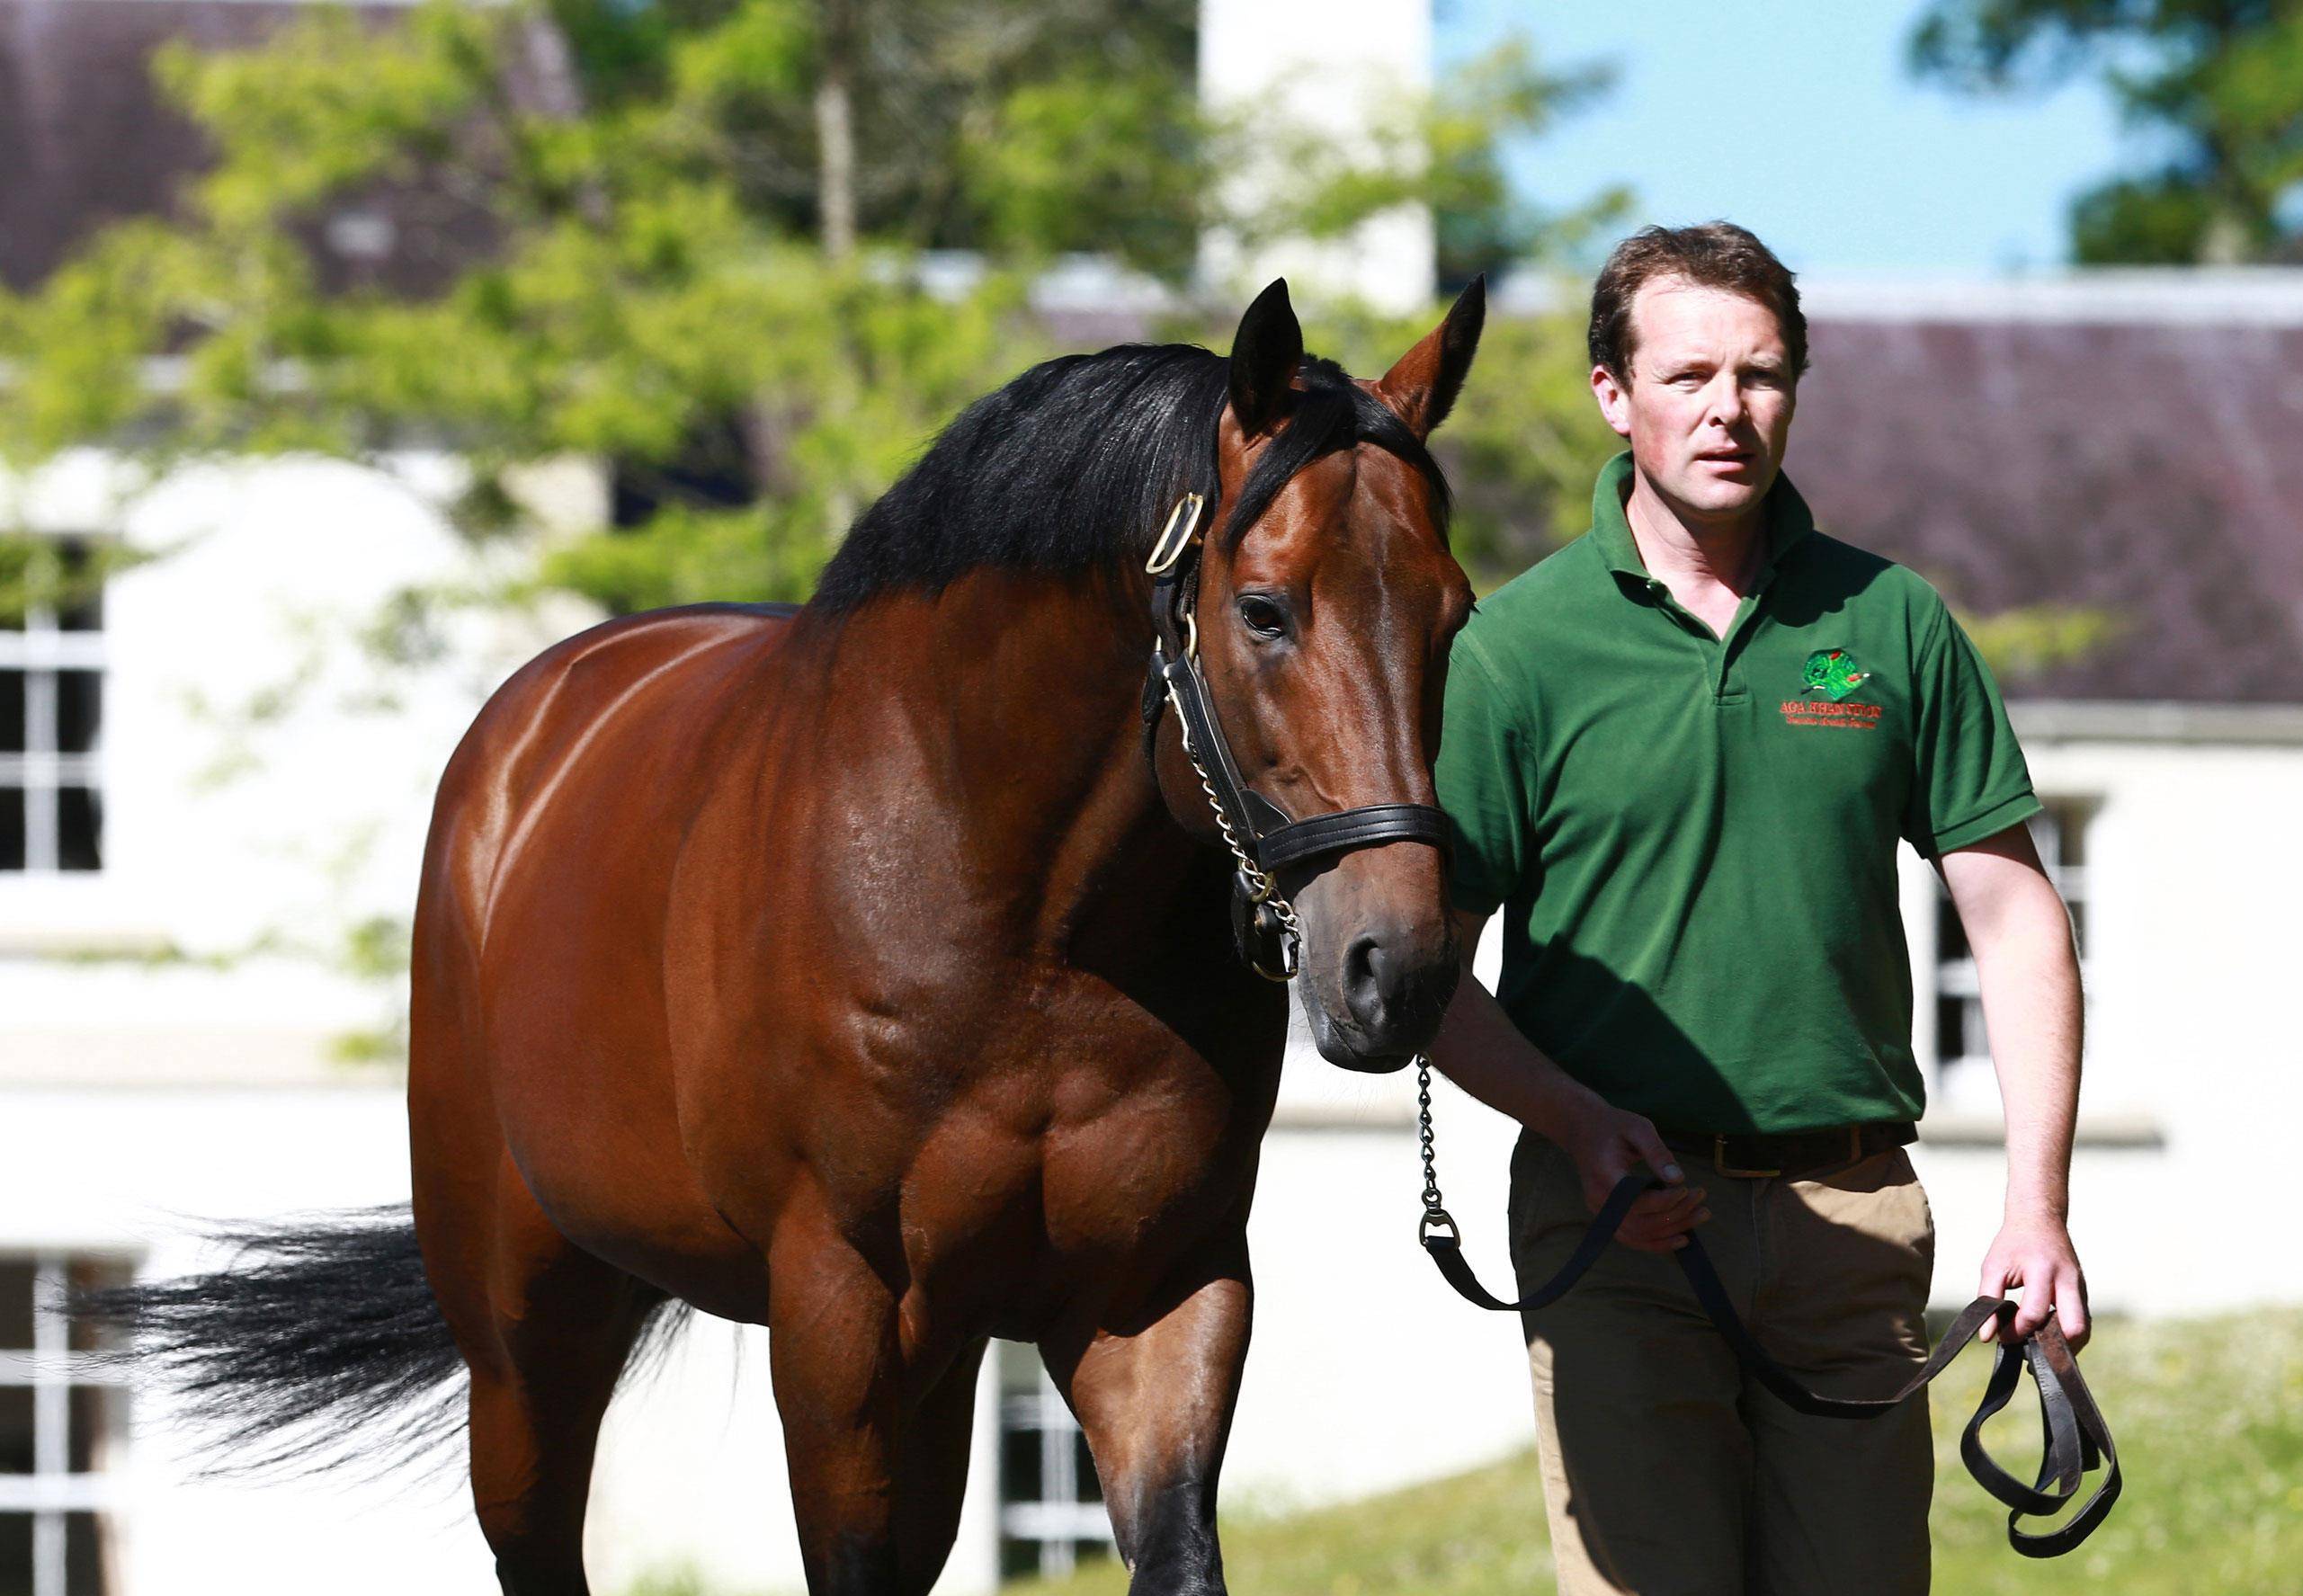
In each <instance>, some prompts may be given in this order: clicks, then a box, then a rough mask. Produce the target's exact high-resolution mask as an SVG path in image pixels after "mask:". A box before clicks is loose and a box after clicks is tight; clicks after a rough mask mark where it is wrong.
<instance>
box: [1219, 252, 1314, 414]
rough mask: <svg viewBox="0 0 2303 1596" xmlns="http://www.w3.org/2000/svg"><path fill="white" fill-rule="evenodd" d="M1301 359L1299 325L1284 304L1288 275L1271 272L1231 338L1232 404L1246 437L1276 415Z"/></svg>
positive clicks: (1301, 339)
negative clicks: (1263, 288)
mask: <svg viewBox="0 0 2303 1596" xmlns="http://www.w3.org/2000/svg"><path fill="white" fill-rule="evenodd" d="M1302 364H1303V328H1302V327H1301V326H1300V325H1299V324H1298V323H1297V321H1296V311H1295V307H1294V306H1292V305H1290V304H1289V303H1288V280H1287V279H1286V278H1284V277H1275V278H1273V279H1272V283H1271V286H1270V287H1268V288H1266V289H1265V290H1263V292H1262V293H1260V294H1258V295H1256V296H1255V303H1254V304H1253V305H1250V306H1249V307H1248V308H1247V314H1246V315H1245V316H1243V317H1240V318H1239V331H1238V332H1236V333H1235V334H1232V340H1231V408H1232V414H1233V415H1236V416H1237V417H1238V418H1239V430H1240V431H1241V432H1243V433H1245V435H1246V436H1248V437H1250V438H1254V437H1256V436H1258V435H1260V434H1262V433H1263V432H1269V431H1270V430H1271V428H1272V424H1274V423H1276V422H1277V421H1278V420H1279V419H1280V411H1281V407H1282V406H1284V405H1285V404H1286V402H1287V396H1288V389H1289V388H1290V385H1292V384H1293V383H1294V381H1295V379H1296V368H1297V367H1299V366H1300V365H1302Z"/></svg>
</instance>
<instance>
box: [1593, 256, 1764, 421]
mask: <svg viewBox="0 0 2303 1596" xmlns="http://www.w3.org/2000/svg"><path fill="white" fill-rule="evenodd" d="M1659 279H1667V280H1670V281H1677V282H1687V283H1692V284H1693V285H1694V286H1695V287H1697V288H1713V289H1723V290H1726V291H1727V292H1729V293H1734V294H1741V295H1743V296H1744V297H1745V298H1746V299H1756V300H1757V301H1758V302H1759V303H1760V304H1762V305H1764V306H1766V307H1767V308H1768V309H1769V310H1771V311H1772V312H1774V315H1775V325H1776V328H1777V330H1778V331H1780V332H1781V334H1783V347H1784V349H1785V351H1786V352H1789V353H1790V357H1791V375H1792V376H1794V377H1798V376H1799V374H1800V373H1802V372H1804V371H1805V370H1807V369H1808V318H1807V317H1805V316H1803V315H1801V314H1800V312H1799V289H1798V287H1797V286H1796V285H1795V284H1794V283H1793V281H1792V280H1791V272H1790V268H1788V267H1786V266H1785V265H1784V264H1783V263H1782V262H1781V261H1779V260H1777V259H1776V258H1775V252H1774V251H1772V250H1771V249H1769V248H1768V247H1767V245H1764V244H1762V243H1761V242H1760V241H1759V239H1758V237H1757V236H1755V235H1754V234H1753V233H1752V231H1751V230H1750V229H1749V228H1747V227H1737V226H1736V224H1735V223H1733V222H1703V223H1701V224H1700V225H1698V226H1696V227H1642V228H1640V229H1639V230H1638V232H1636V233H1634V234H1632V235H1631V236H1630V237H1629V238H1626V239H1625V240H1624V241H1623V242H1622V243H1620V244H1619V245H1616V246H1615V250H1614V253H1612V254H1610V255H1609V256H1608V257H1607V264H1606V265H1604V266H1602V267H1601V268H1600V273H1599V281H1597V282H1595V283H1593V285H1592V328H1591V352H1592V364H1593V365H1594V366H1604V367H1606V368H1607V369H1608V370H1610V371H1611V372H1612V373H1614V375H1615V379H1616V380H1617V381H1618V382H1625V383H1628V382H1629V381H1630V380H1631V355H1632V336H1631V301H1632V300H1633V299H1637V298H1638V293H1639V290H1640V289H1642V288H1643V287H1645V286H1646V285H1647V284H1648V283H1650V282H1654V281H1658V280H1659Z"/></svg>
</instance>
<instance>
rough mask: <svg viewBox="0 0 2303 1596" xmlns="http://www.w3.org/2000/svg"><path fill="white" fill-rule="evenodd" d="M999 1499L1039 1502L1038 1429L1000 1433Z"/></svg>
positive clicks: (1009, 1430) (1006, 1430)
mask: <svg viewBox="0 0 2303 1596" xmlns="http://www.w3.org/2000/svg"><path fill="white" fill-rule="evenodd" d="M1000 1500H1001V1501H1002V1502H1037V1501H1039V1500H1040V1432H1039V1431H1037V1430H1012V1429H1003V1430H1002V1431H1001V1432H1000Z"/></svg>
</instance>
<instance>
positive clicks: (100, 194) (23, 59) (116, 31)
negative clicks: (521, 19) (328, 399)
mask: <svg viewBox="0 0 2303 1596" xmlns="http://www.w3.org/2000/svg"><path fill="white" fill-rule="evenodd" d="M351 9H352V10H353V13H354V14H355V15H356V16H358V17H359V18H360V19H361V20H362V22H364V23H366V24H368V25H370V26H375V27H388V26H390V25H392V24H393V23H394V22H397V21H398V20H399V19H401V18H403V17H405V16H406V12H407V8H406V6H405V5H400V4H372V3H371V4H359V5H354V6H353V7H352V8H351ZM309 10H310V7H308V6H306V5H303V4H295V3H292V0H0V174H4V176H0V282H5V283H6V284H7V285H8V286H9V287H11V288H13V289H16V290H24V289H26V288H29V287H31V286H32V285H34V284H36V283H38V282H39V281H40V280H41V279H43V278H44V277H46V276H47V275H48V274H49V272H52V271H53V270H55V268H56V267H57V265H58V263H61V262H62V261H64V260H65V259H67V258H68V257H69V255H70V254H72V253H73V251H74V250H76V248H77V247H79V246H80V245H82V244H83V243H85V240H86V238H87V237H88V236H89V235H90V234H91V233H93V232H94V231H95V230H96V229H97V228H98V227H101V226H102V225H103V223H104V222H106V221H109V220H112V219H116V218H121V217H125V216H131V215H137V214H143V213H151V212H165V211H167V210H169V209H170V208H171V206H172V204H173V202H174V196H175V192H176V190H177V188H178V186H179V185H180V184H181V183H182V182H183V179H184V178H185V177H186V176H187V175H188V174H191V173H192V172H193V171H195V170H196V169H197V168H198V165H199V164H200V162H201V144H200V141H199V139H198V138H197V137H196V136H195V135H194V133H193V131H192V129H191V127H190V126H189V125H188V124H187V123H186V122H185V120H184V119H183V118H182V117H181V116H179V115H178V114H177V113H176V112H175V111H174V110H173V109H172V108H171V107H169V106H167V105H166V104H165V103H163V102H162V100H161V97H160V95H159V93H158V91H157V90H156V87H155V86H154V85H153V83H152V76H151V57H152V53H153V51H154V50H155V49H157V48H158V46H159V45H161V44H162V43H163V42H165V41H166V40H174V39H181V40H186V41H188V42H190V43H191V44H192V45H194V46H196V47H199V48H202V49H236V48H245V47H247V46H249V45H253V44H255V43H257V42H259V41H261V40H263V38H265V37H266V36H267V35H269V34H270V33H272V31H274V30H276V29H278V28H279V27H280V26H281V24H282V23H283V22H289V21H290V20H292V19H294V18H296V17H297V16H299V15H302V14H308V12H309ZM525 42H526V45H527V48H526V49H523V50H522V52H521V53H520V58H519V60H518V61H517V63H516V66H515V68H514V71H513V81H512V82H511V83H510V84H509V85H508V87H509V89H510V92H511V93H512V94H513V98H514V100H515V102H517V103H522V104H526V105H531V106H535V107H537V108H540V109H551V108H557V107H563V106H570V105H573V103H575V90H574V86H573V79H572V77H571V76H570V74H569V72H568V68H567V62H566V59H565V54H566V52H565V49H564V48H563V47H562V45H561V41H560V40H559V39H558V35H557V34H555V33H553V32H552V31H550V30H549V28H546V27H542V26H540V25H539V26H536V27H533V28H531V30H530V32H529V35H528V37H527V39H526V40H525ZM317 235H318V236H317V240H316V241H317V243H318V244H319V245H320V250H319V258H320V259H321V261H322V263H323V266H324V269H325V272H326V278H327V280H328V281H331V282H333V283H335V284H337V285H343V284H347V283H353V282H363V281H367V282H383V283H387V284H389V285H391V286H394V287H398V288H409V289H420V288H423V287H424V286H426V285H428V284H431V283H434V282H437V281H441V280H442V278H443V277H444V276H445V275H448V274H451V273H452V272H453V270H454V268H455V266H456V265H457V263H459V261H460V260H465V259H469V255H470V254H472V253H475V252H478V251H480V250H483V249H485V248H486V242H487V237H488V229H487V225H486V218H485V216H484V215H483V214H482V213H480V212H479V211H478V210H475V209H473V208H471V207H469V206H459V205H456V204H452V203H451V202H450V201H447V200H445V199H444V198H443V197H442V196H440V195H437V194H424V193H419V192H406V191H383V190H379V192H375V193H372V194H369V195H364V196H362V197H361V199H360V201H358V202H357V203H354V204H350V205H347V206H346V207H344V209H343V210H339V211H338V212H337V213H336V214H335V215H334V216H332V217H330V218H324V219H323V220H322V221H321V222H320V223H319V224H318V225H317Z"/></svg>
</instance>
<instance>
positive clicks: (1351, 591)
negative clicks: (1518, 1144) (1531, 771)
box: [1161, 282, 1486, 1070]
mask: <svg viewBox="0 0 2303 1596" xmlns="http://www.w3.org/2000/svg"><path fill="white" fill-rule="evenodd" d="M1485 313H1486V294H1485V290H1484V289H1483V288H1482V287H1481V285H1479V284H1477V283H1475V284H1473V285H1472V287H1471V288H1470V289H1468V290H1466V291H1465V293H1464V294H1463V296H1462V298H1460V299H1458V300H1457V301H1456V304H1455V307H1454V308H1453V309H1451V311H1450V312H1449V313H1448V316H1447V318H1446V319H1445V320H1444V321H1443V322H1442V323H1441V325H1439V326H1438V327H1437V328H1436V329H1434V330H1433V332H1432V333H1431V334H1429V335H1428V336H1426V337H1425V338H1424V340H1423V341H1422V342H1421V343H1417V344H1416V345H1415V347H1414V348H1413V349H1411V350H1409V351H1408V352H1407V353H1406V355H1404V356H1402V357H1401V358H1400V360H1399V361H1398V363H1397V365H1395V366H1393V367H1392V369H1391V370H1390V371H1389V372H1388V374H1387V375H1385V376H1384V377H1383V378H1382V379H1380V380H1378V381H1359V380H1356V379H1351V378H1348V377H1346V376H1344V375H1343V372H1342V371H1341V370H1339V369H1337V368H1336V367H1335V366H1334V365H1333V364H1332V363H1331V362H1329V361H1321V360H1316V359H1315V360H1309V361H1307V360H1306V359H1305V357H1304V352H1303V334H1302V332H1301V330H1300V328H1299V326H1298V325H1297V322H1296V317H1295V312H1294V310H1293V309H1292V308H1290V305H1289V303H1288V297H1287V288H1286V285H1285V283H1284V282H1275V283H1273V284H1272V286H1271V287H1270V288H1268V289H1266V290H1264V291H1263V294H1262V295H1261V296H1260V297H1258V298H1257V299H1256V301H1255V302H1254V305H1252V306H1250V307H1249V308H1248V310H1247V313H1246V315H1245V317H1243V318H1242V319H1241V322H1240V325H1239V332H1238V334H1237V336H1236V338H1235V340H1234V341H1233V344H1232V353H1231V361H1230V401H1229V403H1228V405H1227V406H1226V408H1225V411H1224V415H1223V418H1222V421H1221V423H1220V427H1219V436H1218V449H1217V453H1218V468H1217V469H1218V482H1219V486H1220V497H1219V499H1218V517H1217V519H1216V522H1215V523H1214V524H1213V525H1212V526H1211V527H1210V529H1209V530H1208V532H1207V536H1206V539H1205V548H1204V552H1203V553H1202V555H1201V570H1200V572H1199V578H1198V599H1197V606H1196V621H1197V632H1198V646H1199V652H1200V658H1201V664H1202V669H1203V670H1204V673H1205V675H1206V678H1207V681H1208V684H1209V689H1210V694H1211V696H1212V697H1213V700H1214V701H1215V706H1216V709H1217V713H1218V717H1219V718H1220V720H1221V723H1222V727H1223V730H1224V732H1225V733H1226V734H1227V736H1228V738H1229V741H1230V744H1231V747H1232V752H1233V753H1234V755H1235V756H1236V760H1237V762H1238V766H1239V772H1240V775H1241V778H1242V779H1243V780H1244V781H1245V785H1246V786H1247V787H1248V788H1250V789H1253V790H1254V792H1255V793H1257V794H1259V795H1260V796H1261V797H1262V798H1267V799H1270V800H1272V802H1273V803H1275V804H1276V805H1277V806H1278V807H1280V808H1281V810H1284V811H1285V813H1286V815H1287V816H1288V818H1290V820H1295V821H1302V820H1306V819H1308V818H1311V817H1313V816H1323V815H1330V814H1334V813H1335V812H1336V811H1339V810H1345V809H1354V808H1358V807H1361V806H1368V805H1384V804H1415V805H1429V804H1431V803H1432V801H1433V789H1432V761H1433V757H1434V756H1435V755H1436V753H1438V747H1439V734H1440V700H1441V691H1442V684H1443V682H1444V679H1445V675H1446V669H1447V658H1448V646H1449V644H1450V642H1451V639H1452V638H1454V636H1455V633H1456V630H1457V629H1458V628H1459V627H1460V626H1461V625H1462V624H1463V621H1464V620H1465V618H1466V616H1468V614H1469V612H1470V608H1471V588H1470V584H1469V583H1468V581H1466V579H1465V577H1464V574H1463V571H1462V568H1461V567H1460V566H1458V565H1457V564H1456V562H1455V560H1454V558H1453V557H1452V556H1451V555H1450V554H1449V552H1448V546H1447V529H1446V518H1447V490H1446V486H1445V485H1444V483H1443V481H1442V478H1441V476H1440V473H1439V470H1438V468H1437V467H1436V466H1435V465H1434V464H1433V461H1432V459H1431V457H1430V455H1429V454H1428V453H1427V452H1425V450H1424V439H1425V438H1426V437H1427V436H1428V435H1429V433H1430V432H1431V431H1432V429H1433V427H1435V426H1437V425H1438V424H1439V423H1440V422H1441V420H1442V418H1444V417H1445V416H1446V415H1447V413H1448V410H1449V407H1450V406H1451V405H1453V403H1454V402H1455V397H1456V394H1457V392H1458V390H1459V388H1461V387H1462V385H1463V379H1464V376H1465V373H1466V372H1467V371H1468V370H1469V368H1470V365H1471V357H1472V353H1473V351H1474V350H1475V349H1476V348H1477V344H1478V341H1479V330H1480V325H1481V323H1482V321H1483V319H1484V317H1485ZM1167 752H1168V753H1170V754H1171V755H1172V754H1173V752H1174V751H1173V749H1172V748H1171V749H1170V750H1168V751H1167ZM1161 763H1162V782H1163V786H1164V787H1165V789H1167V794H1168V801H1169V804H1170V807H1173V808H1174V809H1175V811H1176V813H1177V814H1178V815H1179V816H1183V815H1186V814H1188V813H1190V811H1191V808H1192V807H1193V806H1196V807H1197V810H1198V816H1197V817H1198V819H1199V821H1200V822H1201V824H1202V825H1204V824H1205V821H1206V817H1207V815H1208V809H1207V804H1206V799H1205V798H1204V796H1203V795H1202V794H1201V792H1200V791H1199V789H1198V783H1197V780H1196V778H1195V777H1194V776H1193V775H1192V772H1191V771H1190V769H1189V766H1188V765H1181V764H1180V762H1179V761H1177V760H1175V759H1174V758H1173V757H1172V756H1171V757H1166V758H1163V760H1162V762H1161ZM1429 818H1433V819H1435V818H1436V817H1429ZM1276 874H1277V878H1278V885H1279V887H1280V890H1281V893H1282V895H1284V896H1286V897H1287V898H1289V899H1290V900H1291V901H1292V903H1293V905H1294V908H1295V912H1296V914H1297V917H1298V920H1299V924H1300V928H1301V978H1302V980H1303V981H1304V983H1305V992H1304V999H1305V1001H1304V1009H1305V1012H1307V1013H1308V1015H1309V1017H1310V1020H1311V1025H1312V1031H1313V1035H1314V1037H1315V1039H1317V1043H1318V1045H1319V1050H1320V1052H1321V1053H1322V1054H1324V1055H1325V1056H1326V1057H1327V1058H1328V1059H1330V1060H1331V1061H1333V1062H1334V1063H1336V1064H1340V1065H1347V1066H1349V1067H1352V1068H1355V1069H1372V1070H1385V1069H1394V1068H1397V1067H1398V1066H1399V1065H1402V1064H1404V1063H1406V1060H1407V1058H1408V1057H1409V1056H1410V1055H1412V1054H1414V1053H1415V1052H1417V1051H1419V1050H1421V1049H1422V1048H1425V1047H1426V1046H1428V1045H1429V1043H1430V1041H1431V1039H1432V1037H1433V1033H1434V1032H1435V1031H1436V1030H1437V1029H1438V1026H1439V1021H1440V1016H1441V1014H1442V1012H1444V1010H1445V1009H1446V1006H1447V1003H1448V1000H1449V999H1450V997H1451V996H1452V994H1453V993H1454V989H1455V983H1456V976H1457V971H1458V967H1459V966H1458V959H1457V949H1456V945H1455V936H1454V932H1453V929H1452V924H1451V916H1450V914H1448V903H1447V867H1446V859H1445V857H1444V856H1443V854H1442V851H1441V850H1440V848H1439V846H1437V845H1436V844H1435V843H1433V842H1432V841H1416V840H1406V839H1401V840H1395V841H1390V842H1379V843H1374V844H1372V845H1365V846H1356V847H1351V848H1348V849H1344V850H1342V851H1330V852H1326V853H1323V854H1321V855H1319V856H1317V857H1315V858H1311V859H1307V860H1303V861H1301V863H1299V864H1298V865H1295V866H1292V867H1283V868H1281V869H1280V870H1279V871H1277V872H1276Z"/></svg>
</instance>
